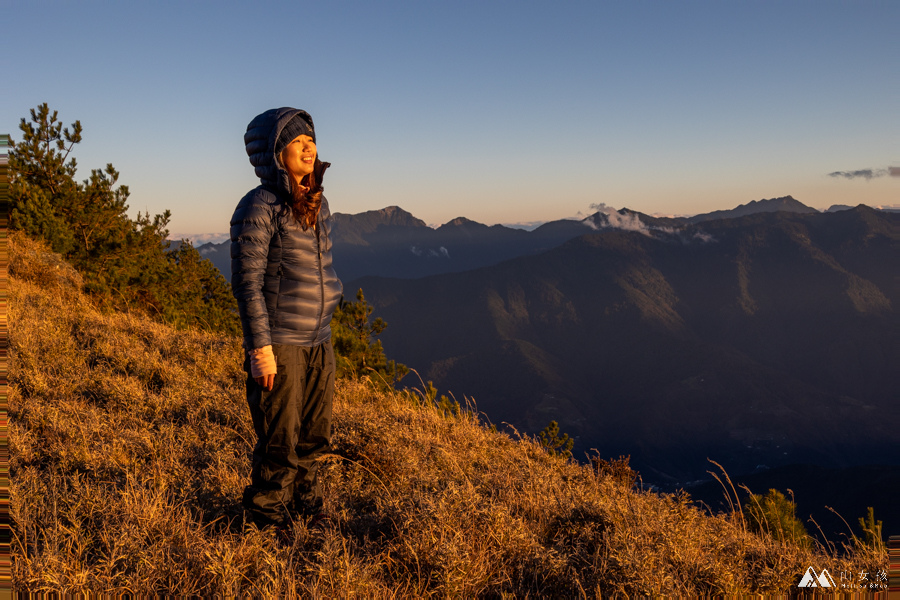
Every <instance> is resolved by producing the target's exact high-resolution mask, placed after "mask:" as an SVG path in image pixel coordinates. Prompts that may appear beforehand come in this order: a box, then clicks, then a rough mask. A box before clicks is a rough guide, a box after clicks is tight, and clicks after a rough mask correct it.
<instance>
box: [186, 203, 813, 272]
mask: <svg viewBox="0 0 900 600" xmlns="http://www.w3.org/2000/svg"><path fill="white" fill-rule="evenodd" d="M776 211H787V212H799V213H813V212H817V211H816V210H815V209H814V208H810V207H808V206H806V205H804V204H802V203H801V202H799V201H797V200H795V199H794V198H792V197H791V196H785V197H783V198H772V199H770V200H759V201H752V202H750V203H748V204H744V205H740V206H738V207H736V208H734V209H731V210H725V211H715V212H712V213H705V214H700V215H695V216H692V217H674V218H654V217H650V216H648V215H644V214H641V213H637V212H635V211H631V210H628V209H622V210H620V211H614V210H612V209H605V210H603V211H598V212H597V213H595V214H592V215H590V216H588V217H586V218H583V219H560V220H556V221H550V222H547V223H544V224H543V225H541V226H539V227H537V228H535V229H533V230H530V231H525V230H522V229H516V228H513V227H507V226H504V225H484V224H482V223H478V222H476V221H472V220H470V219H467V218H465V217H458V218H456V219H453V220H452V221H449V222H447V223H445V224H443V225H441V226H440V227H436V228H432V227H429V226H428V225H426V224H425V222H424V221H422V220H421V219H418V218H416V217H414V216H413V215H411V214H410V213H408V212H406V211H405V210H403V209H402V208H400V207H397V206H389V207H387V208H383V209H381V210H371V211H367V212H364V213H359V214H354V215H350V214H344V213H340V212H338V213H335V214H334V229H333V234H332V235H333V236H334V250H333V254H334V264H335V268H336V269H337V270H338V272H339V274H340V277H341V279H342V280H343V281H347V282H349V281H353V280H354V279H358V278H359V277H364V276H367V275H375V276H379V277H402V278H416V277H425V276H428V275H438V274H440V273H456V272H461V271H468V270H471V269H477V268H479V267H485V266H488V265H493V264H496V263H498V262H501V261H503V260H508V259H511V258H515V257H518V256H524V255H529V254H537V253H540V252H544V251H546V250H549V249H551V248H554V247H556V246H559V245H560V244H562V243H563V242H566V241H568V240H570V239H573V238H576V237H578V236H581V235H584V234H586V233H589V232H591V231H596V230H600V229H605V228H618V229H631V230H635V231H647V230H649V229H671V228H677V227H683V226H685V225H687V224H690V223H698V222H702V221H708V220H714V219H724V218H733V217H738V216H744V215H747V214H753V213H759V212H776ZM176 243H177V242H176ZM230 244H231V243H230V242H229V241H225V242H221V243H217V244H216V243H212V244H203V245H201V246H198V250H199V251H200V253H201V255H203V256H204V257H205V258H208V259H209V260H211V261H212V263H213V264H214V265H215V266H216V267H217V268H218V269H219V270H220V271H221V272H222V274H223V275H224V276H225V278H226V279H228V280H230V279H231V255H230Z"/></svg>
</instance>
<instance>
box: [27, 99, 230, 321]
mask: <svg viewBox="0 0 900 600" xmlns="http://www.w3.org/2000/svg"><path fill="white" fill-rule="evenodd" d="M30 116H31V118H30V120H26V119H22V120H21V123H20V125H19V129H20V130H21V131H22V140H21V141H19V142H14V143H12V144H11V150H10V153H9V169H10V200H11V209H12V210H11V214H10V228H11V229H19V230H22V231H24V232H25V233H26V234H27V235H29V236H30V237H33V238H41V239H44V240H46V241H47V242H48V243H49V244H50V247H51V248H52V249H53V251H54V252H57V253H59V254H61V255H62V256H63V258H65V259H66V260H67V261H69V262H70V263H72V265H73V266H74V267H75V268H76V269H78V270H79V271H80V272H81V273H82V275H83V277H84V282H85V288H86V291H88V292H89V293H91V294H92V295H93V296H94V298H95V299H96V301H97V303H98V304H100V305H102V306H106V307H109V308H117V309H132V310H140V311H143V312H146V313H147V314H149V315H151V316H153V317H156V318H159V319H161V320H163V321H167V322H169V323H173V324H175V325H178V326H187V325H200V326H205V327H207V328H209V329H213V330H216V331H224V332H230V333H237V332H238V331H239V330H240V324H239V321H238V319H237V305H236V302H235V301H234V298H233V297H231V294H230V290H229V286H228V283H227V282H226V281H225V280H224V278H223V277H222V276H221V275H220V274H218V272H217V271H215V268H214V267H213V266H212V264H211V263H209V261H205V260H204V259H202V258H201V257H200V255H199V254H198V253H197V251H196V250H195V249H194V248H193V247H191V246H190V245H189V244H184V243H182V245H181V246H180V247H179V248H178V249H177V250H176V251H173V252H167V250H168V248H169V242H168V241H167V240H166V237H167V236H168V231H167V229H166V226H167V225H168V222H169V218H170V216H171V213H170V212H169V211H168V210H167V211H165V212H164V213H163V214H161V215H159V214H158V215H154V216H153V217H152V218H151V217H150V213H149V212H148V213H146V214H141V213H138V216H137V218H136V219H135V220H132V219H130V218H129V217H128V214H127V210H128V205H127V203H126V202H127V200H128V187H127V186H125V185H117V183H118V179H119V173H118V171H116V169H115V168H114V167H113V166H112V164H107V165H106V168H105V169H94V170H92V171H91V174H90V177H89V178H88V179H85V180H83V181H81V182H79V181H77V180H76V179H75V175H76V171H77V163H76V161H75V158H74V157H73V156H71V155H72V151H73V149H74V148H75V146H76V145H77V144H78V143H80V142H81V140H82V127H81V123H80V122H79V121H75V122H74V123H72V125H71V126H70V127H63V125H62V122H60V121H59V120H58V118H57V112H56V111H52V112H51V111H50V108H49V107H48V105H47V104H46V103H44V104H41V105H40V106H38V107H37V108H35V109H32V110H31V115H30ZM204 263H209V264H208V265H207V264H204ZM226 292H227V293H226Z"/></svg>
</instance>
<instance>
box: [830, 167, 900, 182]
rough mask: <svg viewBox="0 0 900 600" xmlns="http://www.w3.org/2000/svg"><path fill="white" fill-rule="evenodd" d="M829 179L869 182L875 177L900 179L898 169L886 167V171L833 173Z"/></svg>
mask: <svg viewBox="0 0 900 600" xmlns="http://www.w3.org/2000/svg"><path fill="white" fill-rule="evenodd" d="M828 176H829V177H836V178H841V179H860V178H862V179H865V180H866V181H869V180H871V179H875V178H876V177H885V176H890V177H900V167H888V168H887V169H858V170H856V171H833V172H831V173H829V174H828Z"/></svg>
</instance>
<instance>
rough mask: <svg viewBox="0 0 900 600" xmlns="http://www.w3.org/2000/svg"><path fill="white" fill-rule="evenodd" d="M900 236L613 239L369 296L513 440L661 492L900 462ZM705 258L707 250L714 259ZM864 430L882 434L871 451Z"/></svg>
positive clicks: (415, 349)
mask: <svg viewBox="0 0 900 600" xmlns="http://www.w3.org/2000/svg"><path fill="white" fill-rule="evenodd" d="M898 223H900V218H898V217H897V216H896V215H892V214H890V213H885V212H881V211H874V210H872V209H868V208H865V207H860V208H857V209H854V210H852V211H845V212H840V213H831V214H818V213H816V214H791V213H783V212H782V213H760V214H755V215H751V216H748V217H743V218H741V219H731V220H723V221H715V222H709V223H704V224H702V225H695V226H692V227H689V228H687V229H685V230H684V231H680V232H678V233H676V234H664V233H659V234H657V235H655V236H649V235H643V234H639V233H633V232H627V231H617V230H607V231H604V232H602V233H597V234H591V235H586V236H582V237H579V238H577V239H574V240H571V241H569V242H567V243H566V244H564V245H562V246H560V247H559V248H555V249H553V250H551V251H548V252H545V253H543V254H540V255H537V256H529V257H521V258H518V259H515V260H512V261H508V262H505V263H502V264H500V265H496V266H493V267H488V268H484V269H479V270H476V271H472V272H468V273H458V274H449V275H441V276H435V277H429V278H425V279H421V280H415V281H403V280H389V279H379V278H364V279H361V280H359V281H357V282H354V284H353V285H352V287H354V288H355V287H356V286H361V287H362V288H363V289H364V290H365V292H366V297H367V298H368V299H369V300H370V301H371V302H372V303H373V305H374V306H375V307H376V313H377V314H379V315H380V316H382V317H383V318H384V319H385V320H386V321H387V322H388V324H389V326H388V328H387V330H386V331H385V334H384V335H383V336H382V337H383V341H384V347H385V349H386V351H387V353H388V354H389V355H391V356H392V357H395V358H396V359H397V360H399V361H401V362H404V363H406V364H408V365H409V366H411V367H413V368H415V369H417V370H418V371H419V372H420V373H421V374H422V375H423V377H426V378H428V379H432V380H434V382H435V383H436V384H437V385H438V386H440V387H441V388H442V389H450V390H452V391H453V392H454V393H455V394H457V395H458V396H459V395H462V394H465V395H467V396H474V398H475V400H476V401H477V402H478V405H479V407H480V408H481V409H483V410H486V411H487V413H488V414H490V415H491V416H492V418H493V419H495V420H496V421H508V422H510V423H513V424H515V425H516V427H519V428H523V429H525V430H526V431H532V432H535V431H537V430H539V429H541V428H542V427H544V426H545V425H546V424H547V423H548V422H549V421H550V420H551V419H555V420H557V421H558V422H559V423H560V425H561V427H562V429H563V431H567V432H569V433H570V434H576V435H578V436H579V439H578V442H579V446H578V447H580V448H581V449H582V450H587V449H589V448H598V449H600V450H601V453H603V454H605V455H616V454H619V453H622V454H629V453H630V454H631V455H632V456H633V458H634V460H635V462H636V464H638V465H640V466H641V468H642V472H644V473H645V477H648V478H649V479H650V480H651V481H652V480H656V481H666V480H672V479H674V480H681V481H685V480H688V479H693V478H698V477H703V476H704V475H705V473H706V469H707V464H706V457H713V458H716V457H718V458H719V459H721V460H722V461H725V464H726V465H727V466H728V468H729V469H730V470H733V471H737V472H745V471H750V470H752V469H754V468H755V467H756V466H757V465H758V464H766V465H769V466H772V467H774V466H778V465H783V464H789V463H794V462H811V463H816V464H822V465H825V466H834V467H838V466H847V465H851V464H862V463H871V462H885V463H889V464H897V463H898V462H900V454H898V452H900V450H898V449H900V407H898V406H897V404H896V402H895V399H896V390H897V389H898V387H900V373H898V371H897V370H896V368H895V365H897V364H900V320H898V311H897V309H898V307H900V278H898V276H897V271H896V265H897V264H900V226H898ZM704 240H706V241H704ZM862 431H864V432H865V435H860V432H862Z"/></svg>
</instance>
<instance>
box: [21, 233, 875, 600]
mask: <svg viewBox="0 0 900 600" xmlns="http://www.w3.org/2000/svg"><path fill="white" fill-rule="evenodd" d="M10 271H11V276H12V278H11V280H10V323H11V325H12V326H11V329H10V346H9V350H10V356H9V358H10V377H11V381H10V388H9V416H10V431H9V440H10V474H11V505H10V515H11V527H12V532H13V537H12V545H11V550H12V552H11V554H12V571H13V581H12V583H13V585H14V586H15V588H16V590H17V591H18V592H32V593H41V594H47V593H51V592H52V593H56V594H67V595H79V594H83V595H87V594H100V593H102V594H107V595H109V594H116V595H118V594H125V593H127V594H129V595H141V596H162V595H174V594H178V595H185V596H187V595H191V596H203V597H211V596H221V597H226V596H227V597H243V596H254V597H256V596H264V597H276V596H277V597H281V596H285V597H297V596H302V597H307V596H308V597H348V596H361V597H388V596H390V597H398V598H422V597H466V598H470V597H501V596H515V597H526V596H530V597H575V596H579V595H582V596H589V597H601V596H610V595H618V596H637V595H641V596H644V595H661V594H668V595H686V596H696V595H713V594H738V593H765V592H779V593H786V592H788V591H789V590H790V589H792V588H793V587H794V586H796V583H797V581H799V579H800V577H801V576H802V574H803V572H804V570H805V569H806V568H807V567H808V565H809V564H816V565H820V564H822V565H824V564H828V565H829V567H830V568H831V569H832V570H834V571H835V572H837V571H838V570H841V569H843V570H847V571H854V570H856V571H858V570H862V569H865V570H868V571H872V572H875V571H876V570H883V569H887V560H886V556H885V554H884V552H880V553H875V552H868V551H865V550H861V551H859V552H856V553H854V554H853V555H852V557H850V558H841V557H836V556H829V555H826V554H823V553H822V552H820V551H817V550H810V549H806V548H803V547H801V546H799V545H797V544H795V543H793V542H792V541H785V542H781V541H775V540H772V539H769V538H764V537H760V536H757V535H753V534H750V533H748V532H747V531H746V530H745V528H744V527H743V526H741V524H740V515H738V514H721V515H717V516H715V517H709V516H705V515H704V514H703V513H702V512H701V511H700V510H699V509H697V508H696V507H694V506H692V505H691V504H690V503H689V501H688V499H687V498H686V497H684V496H669V495H657V494H653V493H649V492H646V491H638V490H633V489H632V483H633V481H632V477H633V476H634V474H633V473H631V472H630V471H629V470H628V469H627V467H625V466H624V465H621V464H619V465H616V464H613V465H611V466H612V467H614V468H613V469H608V470H606V471H602V472H597V473H595V472H594V471H593V470H592V469H591V468H590V467H586V466H583V465H578V464H575V463H573V462H566V461H564V460H562V459H560V458H558V457H556V458H555V457H552V456H550V455H549V454H547V453H546V452H545V451H544V450H542V449H541V448H540V446H539V445H538V444H536V443H534V442H533V441H531V440H529V439H521V440H518V439H513V438H511V437H510V436H507V435H504V434H500V433H496V432H493V431H491V430H490V429H488V428H487V427H485V426H484V425H483V424H482V423H481V422H480V421H479V420H478V419H477V418H475V417H474V416H473V415H471V414H469V413H466V412H463V413H462V414H454V413H453V412H446V411H444V410H441V409H438V408H437V407H435V406H434V405H433V404H431V403H430V402H423V401H421V400H420V399H417V397H416V396H415V395H412V394H408V393H402V392H397V393H394V394H382V393H378V392H376V391H374V389H373V387H371V386H367V385H366V383H365V381H346V380H342V381H340V382H339V383H338V387H337V393H336V398H335V427H334V435H333V440H332V441H333V448H332V451H333V453H332V455H331V456H329V458H328V459H327V460H326V461H325V464H324V465H323V475H322V476H323V483H324V487H325V491H326V500H325V501H326V509H327V510H328V511H329V512H330V513H331V514H333V515H334V518H335V522H336V526H335V527H334V528H333V529H328V530H326V531H324V532H321V533H315V532H312V531H310V530H308V529H307V528H306V524H305V523H303V522H298V523H296V524H295V531H296V533H297V537H298V542H297V543H296V544H295V546H293V547H291V548H284V547H281V546H279V545H278V543H277V542H276V538H275V536H274V535H273V533H272V532H271V531H258V530H256V529H255V528H253V527H244V526H243V524H242V522H241V511H240V505H239V501H240V495H241V490H242V488H243V486H244V485H245V484H246V483H247V480H248V473H249V464H250V458H249V453H250V449H251V442H252V439H253V433H252V426H251V424H250V419H249V415H248V414H247V410H246V407H245V405H244V402H245V400H244V394H243V380H244V377H245V374H244V373H243V371H242V370H241V366H240V365H241V349H240V339H239V338H228V337H222V336H216V335H210V334H206V333H202V332H198V331H175V330H174V329H172V328H170V327H166V326H164V325H160V324H156V323H152V322H149V321H146V320H142V319H139V318H135V317H134V316H130V315H127V314H119V313H111V314H101V313H100V312H98V311H97V310H96V309H95V308H94V307H93V306H91V304H90V302H89V301H88V300H87V298H86V297H85V296H84V295H83V294H81V292H80V291H79V286H80V281H79V278H78V276H77V273H74V271H73V270H72V269H71V267H69V266H68V265H66V264H65V263H62V262H61V261H60V260H59V258H58V257H55V256H53V255H50V254H49V253H48V252H47V251H46V248H42V247H41V246H40V245H38V244H35V243H34V242H31V241H29V240H27V239H23V238H21V237H19V236H17V235H13V236H11V237H10Z"/></svg>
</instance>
